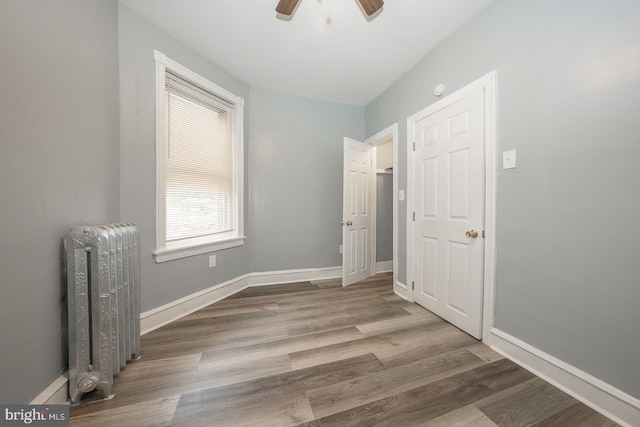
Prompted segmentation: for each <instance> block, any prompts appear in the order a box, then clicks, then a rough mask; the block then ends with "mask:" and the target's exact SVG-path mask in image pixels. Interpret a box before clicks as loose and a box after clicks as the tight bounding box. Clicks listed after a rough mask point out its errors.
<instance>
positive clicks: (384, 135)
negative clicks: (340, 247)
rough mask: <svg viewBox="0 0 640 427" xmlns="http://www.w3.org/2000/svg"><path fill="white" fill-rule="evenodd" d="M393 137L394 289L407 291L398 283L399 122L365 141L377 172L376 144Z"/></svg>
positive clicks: (374, 268)
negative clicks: (371, 147) (369, 147)
mask: <svg viewBox="0 0 640 427" xmlns="http://www.w3.org/2000/svg"><path fill="white" fill-rule="evenodd" d="M389 139H391V144H392V147H393V148H392V151H393V172H392V178H391V179H393V196H392V198H393V261H392V262H393V290H394V292H397V291H398V289H397V288H398V287H400V288H401V292H402V293H405V292H406V286H405V285H400V284H399V283H398V123H394V124H392V125H391V126H389V127H387V128H385V129H382V130H381V131H380V132H378V133H376V134H375V135H373V136H370V137H369V138H367V139H365V141H364V142H365V143H367V144H370V145H372V146H373V173H374V174H375V173H376V170H377V168H376V166H377V165H376V162H377V151H376V146H377V145H378V144H380V143H382V142H384V141H387V140H389ZM377 182H378V179H377V177H376V179H375V181H374V191H373V197H372V198H371V199H372V200H371V202H372V209H371V212H372V213H373V226H372V238H371V248H370V251H371V252H370V253H371V255H372V262H371V265H372V273H371V274H372V275H375V274H376V273H377V261H376V256H377V253H376V242H377V232H376V227H377V225H378V215H377V202H378V191H377V190H378V188H377V187H378V185H377Z"/></svg>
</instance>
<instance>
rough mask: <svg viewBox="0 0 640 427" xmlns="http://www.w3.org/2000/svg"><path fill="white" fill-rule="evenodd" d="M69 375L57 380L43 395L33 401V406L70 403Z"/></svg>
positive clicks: (63, 375) (65, 374)
mask: <svg viewBox="0 0 640 427" xmlns="http://www.w3.org/2000/svg"><path fill="white" fill-rule="evenodd" d="M68 382H69V373H68V372H65V373H64V374H62V375H60V376H59V377H58V378H56V379H55V380H54V381H53V382H52V383H51V384H49V386H48V387H47V388H45V389H44V390H42V393H40V394H39V395H37V396H36V397H35V399H33V400H32V401H31V403H30V404H31V405H64V404H67V403H69V391H68V388H67V383H68Z"/></svg>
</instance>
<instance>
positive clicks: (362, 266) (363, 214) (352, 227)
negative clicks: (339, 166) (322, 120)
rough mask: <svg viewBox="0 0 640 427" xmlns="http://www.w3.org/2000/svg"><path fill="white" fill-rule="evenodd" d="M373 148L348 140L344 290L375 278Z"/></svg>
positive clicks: (345, 157)
mask: <svg viewBox="0 0 640 427" xmlns="http://www.w3.org/2000/svg"><path fill="white" fill-rule="evenodd" d="M372 153H373V147H372V146H371V145H369V144H365V143H363V142H360V141H356V140H354V139H351V138H345V139H344V180H343V188H342V195H343V197H342V245H343V248H342V286H348V285H350V284H352V283H355V282H357V281H360V280H362V279H366V278H367V277H369V276H371V275H372V274H373V272H372V262H373V261H372V259H371V257H372V254H371V253H370V251H369V247H370V239H371V232H372V227H373V217H372V214H371V208H372V207H371V200H372V195H373V188H374V185H373V184H374V181H373V180H374V178H375V177H374V175H373V156H372Z"/></svg>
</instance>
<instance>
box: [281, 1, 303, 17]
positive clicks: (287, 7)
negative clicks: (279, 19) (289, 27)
mask: <svg viewBox="0 0 640 427" xmlns="http://www.w3.org/2000/svg"><path fill="white" fill-rule="evenodd" d="M299 1H300V0H280V2H278V5H277V6H276V12H278V13H281V14H283V15H287V16H289V15H291V14H292V13H293V11H294V10H295V9H296V6H297V5H298V2H299Z"/></svg>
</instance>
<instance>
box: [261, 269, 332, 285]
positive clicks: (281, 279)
mask: <svg viewBox="0 0 640 427" xmlns="http://www.w3.org/2000/svg"><path fill="white" fill-rule="evenodd" d="M339 277H342V267H324V268H303V269H298V270H281V271H264V272H258V273H251V274H249V286H265V285H275V284H278V283H295V282H306V281H308V280H323V279H336V278H339Z"/></svg>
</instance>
